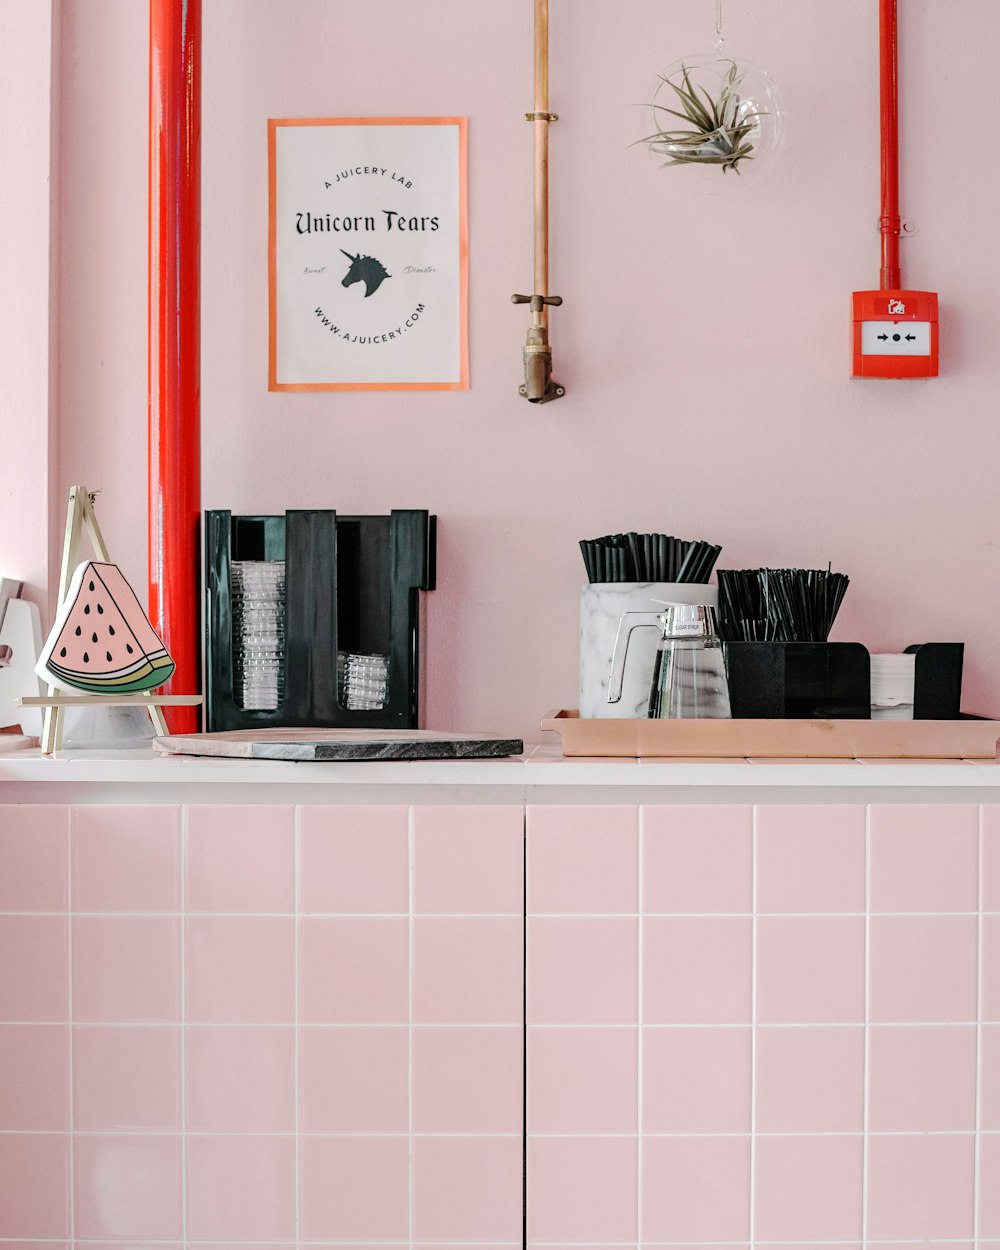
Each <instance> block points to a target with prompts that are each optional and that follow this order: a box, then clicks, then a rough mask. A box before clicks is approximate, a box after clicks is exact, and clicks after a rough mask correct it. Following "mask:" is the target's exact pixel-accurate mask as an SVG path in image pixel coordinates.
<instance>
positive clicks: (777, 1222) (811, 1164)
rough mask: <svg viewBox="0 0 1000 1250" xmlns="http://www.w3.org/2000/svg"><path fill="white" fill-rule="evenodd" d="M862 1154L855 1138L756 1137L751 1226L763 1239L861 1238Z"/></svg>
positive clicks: (827, 1239)
mask: <svg viewBox="0 0 1000 1250" xmlns="http://www.w3.org/2000/svg"><path fill="white" fill-rule="evenodd" d="M862 1170H863V1151H862V1139H861V1136H860V1135H859V1136H857V1137H853V1136H851V1137H760V1138H758V1139H757V1157H756V1195H755V1197H756V1219H755V1227H756V1230H757V1234H758V1236H759V1237H760V1238H761V1240H762V1241H849V1240H852V1239H854V1238H857V1237H860V1236H861V1178H862Z"/></svg>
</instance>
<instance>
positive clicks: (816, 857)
mask: <svg viewBox="0 0 1000 1250" xmlns="http://www.w3.org/2000/svg"><path fill="white" fill-rule="evenodd" d="M998 813H1000V808H997V809H991V808H984V809H982V810H981V809H980V808H978V807H976V806H973V805H954V804H946V805H929V804H928V805H921V806H912V805H890V804H886V805H878V806H872V807H867V808H866V807H865V806H864V805H856V804H837V805H824V806H817V805H801V804H788V805H784V804H782V805H762V806H758V807H756V808H754V807H751V806H732V805H729V806H726V805H719V806H715V805H711V806H699V807H692V806H686V805H677V806H654V807H645V808H636V807H628V806H624V807H623V806H607V807H601V806H593V807H587V808H579V807H544V808H543V807H537V808H535V807H529V812H528V821H527V833H528V854H527V873H528V880H527V898H528V920H527V925H528V929H527V932H528V964H527V976H528V984H527V1003H528V1081H527V1115H528V1121H527V1123H528V1133H529V1137H528V1236H529V1241H530V1243H531V1244H532V1245H533V1246H538V1247H543V1246H553V1245H568V1246H569V1245H577V1246H580V1247H583V1246H592V1245H610V1244H622V1243H631V1244H637V1245H640V1246H642V1245H648V1246H654V1245H663V1244H670V1245H672V1246H678V1247H679V1246H689V1247H694V1246H698V1247H702V1248H704V1250H707V1248H708V1247H709V1246H710V1245H727V1246H742V1245H750V1244H757V1245H761V1246H764V1245H768V1246H779V1245H780V1246H782V1247H790V1246H816V1247H818V1246H833V1245H836V1246H839V1247H860V1246H861V1244H862V1243H863V1241H866V1242H867V1244H868V1245H869V1246H870V1245H872V1244H878V1243H896V1244H899V1245H900V1246H902V1245H905V1244H906V1243H910V1244H911V1246H915V1245H916V1244H918V1243H920V1244H927V1243H928V1242H934V1241H948V1242H950V1243H952V1244H953V1245H955V1246H961V1245H964V1244H966V1243H967V1242H969V1239H970V1238H971V1237H972V1236H973V1234H974V1233H975V1232H976V1231H977V1230H978V1233H979V1236H980V1238H984V1239H986V1238H990V1237H992V1238H997V1237H998V1236H1000V1200H998V1198H997V1196H996V1195H997V1194H998V1193H1000V1149H995V1145H996V1142H995V1139H994V1137H992V1136H990V1133H996V1132H997V1131H998V1128H1000V814H998ZM977 1131H978V1132H979V1133H980V1134H981V1136H980V1144H979V1165H978V1166H979V1180H978V1181H977V1179H976V1173H977V1162H976V1160H977V1152H976V1136H977ZM977 1203H978V1213H977ZM988 1230H992V1231H988Z"/></svg>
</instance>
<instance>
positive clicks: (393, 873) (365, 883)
mask: <svg viewBox="0 0 1000 1250" xmlns="http://www.w3.org/2000/svg"><path fill="white" fill-rule="evenodd" d="M407 819H408V816H407V809H406V808H405V807H300V808H299V908H300V910H301V911H303V912H406V911H407V910H408V909H409V872H408V867H407V854H408V852H407V836H408V834H407Z"/></svg>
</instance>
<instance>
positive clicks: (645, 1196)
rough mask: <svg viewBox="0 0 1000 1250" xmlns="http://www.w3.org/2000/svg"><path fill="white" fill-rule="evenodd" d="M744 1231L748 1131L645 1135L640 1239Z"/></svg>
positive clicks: (734, 1237)
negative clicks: (744, 1133)
mask: <svg viewBox="0 0 1000 1250" xmlns="http://www.w3.org/2000/svg"><path fill="white" fill-rule="evenodd" d="M749 1231H750V1139H749V1137H647V1138H645V1139H644V1140H643V1144H642V1236H643V1240H644V1241H675V1240H676V1241H684V1240H691V1241H696V1240H699V1239H701V1238H704V1239H705V1240H706V1241H713V1240H717V1241H740V1240H741V1239H743V1238H745V1237H747V1236H748V1234H749Z"/></svg>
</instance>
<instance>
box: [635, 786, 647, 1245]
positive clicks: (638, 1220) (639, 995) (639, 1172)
mask: <svg viewBox="0 0 1000 1250" xmlns="http://www.w3.org/2000/svg"><path fill="white" fill-rule="evenodd" d="M645 811H646V808H645V806H644V805H641V806H640V807H639V822H638V829H637V831H636V837H637V839H638V850H637V853H636V859H637V863H638V871H637V877H638V882H637V890H636V897H637V903H636V906H637V907H638V909H639V916H638V921H637V928H638V931H639V932H638V955H637V962H636V1019H637V1024H638V1028H637V1029H636V1057H635V1062H636V1103H637V1105H636V1121H635V1123H636V1130H637V1131H636V1184H635V1195H636V1212H635V1237H636V1250H639V1248H640V1247H641V1245H642V1240H643V1238H642V1182H643V1163H644V1160H643V1150H642V1136H643V1115H642V1103H643V1082H642V1069H643V1035H642V1030H643V1014H644V1012H643V958H644V955H645V950H644V940H643V927H644V920H643V906H644V903H645V891H644V890H643V865H644V853H643V852H644V845H643V819H644V815H645Z"/></svg>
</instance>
